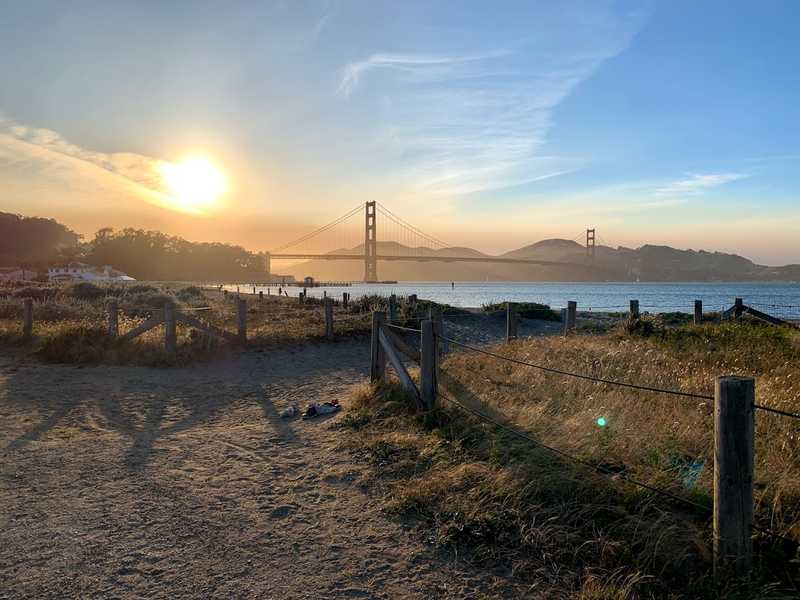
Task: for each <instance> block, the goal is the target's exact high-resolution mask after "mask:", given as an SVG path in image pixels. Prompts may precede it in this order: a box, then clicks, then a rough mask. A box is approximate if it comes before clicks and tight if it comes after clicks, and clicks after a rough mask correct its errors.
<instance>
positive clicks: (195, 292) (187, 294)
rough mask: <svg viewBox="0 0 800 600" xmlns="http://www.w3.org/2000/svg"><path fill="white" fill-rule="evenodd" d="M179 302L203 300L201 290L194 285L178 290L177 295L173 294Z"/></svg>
mask: <svg viewBox="0 0 800 600" xmlns="http://www.w3.org/2000/svg"><path fill="white" fill-rule="evenodd" d="M175 295H176V296H177V297H178V299H179V300H180V301H181V302H191V301H195V300H202V299H203V297H204V296H203V290H201V289H200V288H199V287H197V286H196V285H190V286H187V287H185V288H183V289H181V290H178V293H177V294H175Z"/></svg>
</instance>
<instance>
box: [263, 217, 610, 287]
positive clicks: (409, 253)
mask: <svg viewBox="0 0 800 600" xmlns="http://www.w3.org/2000/svg"><path fill="white" fill-rule="evenodd" d="M362 211H363V219H364V221H363V230H362V229H361V225H358V226H357V228H354V224H355V223H356V221H357V220H358V219H360V218H362V217H361V214H362ZM379 216H380V223H381V233H382V240H381V242H380V244H379V242H378V224H379V219H378V217H379ZM581 235H583V234H581ZM362 236H363V237H362ZM331 245H333V247H334V249H333V250H330V249H328V250H327V251H323V250H321V249H320V248H321V247H327V248H330V247H331ZM362 246H363V247H362ZM594 254H595V230H594V229H587V230H586V258H585V260H584V261H583V262H563V261H552V260H540V259H533V258H511V257H506V256H489V255H486V254H482V253H479V252H476V251H474V250H470V249H468V248H459V247H455V246H452V245H450V244H447V243H446V242H443V241H442V240H440V239H437V238H435V237H433V236H431V235H428V234H427V233H425V232H424V231H422V230H420V229H418V228H417V227H415V226H414V225H412V224H411V223H408V222H407V221H405V220H404V219H402V218H400V217H398V216H397V215H395V214H394V213H393V212H391V211H390V210H389V209H387V208H386V207H385V206H383V205H382V204H381V203H380V202H376V201H370V202H366V203H365V204H364V205H363V206H362V205H360V204H359V205H358V206H356V207H355V208H353V209H352V210H351V211H349V212H347V213H345V214H344V215H342V216H341V217H339V218H338V219H335V220H333V221H331V222H330V223H328V224H327V225H323V226H322V227H319V228H318V229H315V230H314V231H312V232H310V233H308V234H306V235H303V236H301V237H299V238H297V239H295V240H292V241H291V242H289V243H286V244H283V245H282V246H280V247H278V248H275V249H274V250H272V251H270V252H267V253H266V266H267V272H268V273H269V272H270V271H271V261H273V260H360V261H364V282H365V283H377V282H378V281H379V280H378V261H415V262H471V263H501V264H519V265H542V266H552V267H578V268H582V269H587V270H592V269H594V264H593V263H594V260H593V259H594Z"/></svg>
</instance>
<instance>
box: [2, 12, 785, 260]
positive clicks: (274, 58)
mask: <svg viewBox="0 0 800 600" xmlns="http://www.w3.org/2000/svg"><path fill="white" fill-rule="evenodd" d="M798 25H800V4H797V3H795V2H789V1H785V2H769V1H768V2H760V3H752V2H731V1H728V2H715V1H705V2H684V1H670V2H638V1H637V2H634V1H630V2H599V1H590V2H557V3H554V2H531V1H526V2H497V3H487V2H336V1H333V0H331V1H314V2H300V1H291V2H290V1H287V2H272V3H269V2H258V3H244V2H240V3H220V2H206V3H204V2H185V3H180V2H169V3H165V2H137V3H109V2H77V3H70V6H69V7H67V6H66V3H60V2H59V3H46V2H35V1H34V2H26V3H13V4H12V3H9V5H7V6H6V7H5V8H4V18H3V19H2V20H0V72H2V74H3V85H2V86H0V119H2V122H1V123H0V198H1V199H2V206H0V209H2V210H12V211H15V212H21V213H24V214H41V215H47V216H54V217H56V218H59V219H61V220H63V221H65V222H67V223H68V224H70V225H72V226H73V227H74V228H76V229H78V230H80V231H81V232H84V233H91V232H92V231H93V230H94V229H97V228H99V227H101V226H103V225H112V226H116V227H119V226H123V225H134V226H143V227H158V228H161V229H164V230H166V231H170V232H174V233H178V234H182V235H185V236H188V237H190V238H195V239H219V240H223V241H233V242H239V243H243V244H245V245H247V246H249V247H252V248H254V249H268V248H269V247H271V246H273V245H278V244H279V243H280V242H282V241H285V240H287V239H290V238H291V237H292V236H293V235H294V234H296V233H298V232H302V231H303V230H304V227H307V226H308V225H309V224H322V223H324V222H326V221H327V220H330V219H332V218H334V217H336V216H338V215H339V214H341V213H344V212H346V211H347V210H348V209H350V208H351V207H352V206H353V205H355V204H357V203H358V202H362V201H364V200H368V199H378V200H380V201H381V202H383V203H384V204H385V205H386V206H389V207H391V208H392V210H393V211H394V212H395V213H398V214H400V215H401V216H403V217H405V218H406V219H407V220H410V221H412V222H415V223H417V224H418V225H420V226H422V227H423V228H424V229H426V230H428V231H430V232H431V233H432V234H434V235H437V236H438V237H442V238H445V239H448V240H451V241H452V242H453V243H455V244H459V245H472V246H474V247H478V248H480V249H482V250H486V251H504V250H508V249H511V248H514V247H516V246H520V245H523V244H526V243H530V242H533V241H535V240H537V239H541V238H545V237H556V236H561V237H568V238H573V237H575V235H576V234H577V233H579V232H580V231H581V229H582V228H584V227H587V226H595V227H597V228H598V232H599V235H600V237H601V238H602V239H603V240H604V241H606V242H608V243H610V244H613V245H616V244H624V245H631V246H636V245H639V244H641V243H645V242H651V243H664V244H670V245H674V246H678V247H692V248H700V247H702V248H706V249H712V250H713V249H719V250H725V251H736V252H740V253H742V254H745V255H747V256H750V257H753V258H755V259H757V260H760V261H762V262H766V263H783V262H793V261H794V262H800V244H798V242H797V239H796V232H797V231H798V227H800V207H799V206H798V194H797V189H798V181H799V180H800V175H798V172H800V170H798V166H800V143H798V137H800V136H798V134H799V133H800V131H799V130H800V121H799V120H798V109H797V107H798V106H799V105H800V84H799V83H798V78H797V75H796V74H797V72H798V66H799V65H798V62H800V61H799V60H798V57H800V47H799V46H800V41H799V40H800V38H798V36H797V35H796V30H797V27H798ZM189 155H202V156H205V157H208V158H209V159H210V160H212V161H213V162H214V163H215V164H217V165H219V166H220V168H221V169H222V170H223V171H224V173H225V174H226V176H227V179H228V181H229V190H228V193H227V194H226V195H225V197H224V198H223V199H222V200H221V201H220V202H219V203H218V205H217V206H215V207H212V208H211V209H209V210H208V211H207V213H206V214H196V215H187V214H184V213H179V212H176V211H175V210H174V206H171V203H170V199H169V192H168V190H165V189H164V188H163V182H161V181H160V179H159V175H158V173H159V171H158V169H157V165H158V164H159V163H160V162H163V161H167V162H170V161H178V160H180V159H181V158H182V157H185V156H189Z"/></svg>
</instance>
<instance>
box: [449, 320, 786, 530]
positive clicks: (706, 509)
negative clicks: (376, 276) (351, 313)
mask: <svg viewBox="0 0 800 600" xmlns="http://www.w3.org/2000/svg"><path fill="white" fill-rule="evenodd" d="M435 337H436V338H438V339H439V340H441V341H443V342H447V343H449V344H452V345H453V346H457V347H460V348H463V349H465V350H468V351H471V352H475V353H478V354H481V355H484V356H489V357H491V358H494V359H497V360H500V361H505V362H508V363H510V364H515V365H519V366H525V367H528V368H533V369H537V370H541V371H544V372H548V373H554V374H558V375H562V376H565V377H572V378H576V379H581V380H585V381H590V382H593V383H599V384H607V385H612V386H618V387H622V388H628V389H635V390H640V391H646V392H652V393H658V394H666V395H672V396H677V397H683V398H695V399H701V400H710V401H714V400H715V397H714V396H713V395H707V394H699V393H695V392H686V391H683V390H674V389H666V388H660V387H655V386H650V385H642V384H636V383H630V382H625V381H617V380H613V379H608V378H603V377H596V376H591V375H586V374H582V373H575V372H572V371H567V370H564V369H558V368H554V367H548V366H545V365H540V364H536V363H532V362H529V361H524V360H519V359H516V358H512V357H509V356H503V355H502V354H498V353H496V352H492V351H490V350H485V349H483V348H478V347H476V346H474V345H471V344H466V343H464V342H461V341H459V340H456V339H453V338H450V337H447V336H443V335H439V334H435ZM438 395H439V396H440V397H441V398H443V399H444V400H446V401H447V402H449V403H451V404H452V405H454V406H456V407H457V408H459V409H461V410H463V411H465V412H467V413H469V414H472V415H473V416H475V417H477V418H478V419H480V420H482V421H484V422H486V423H489V424H492V425H494V426H496V427H498V428H500V429H502V430H504V431H506V432H507V433H510V434H512V435H514V436H516V437H518V438H521V439H524V440H526V441H528V442H530V443H532V444H534V445H535V446H538V447H540V448H543V449H545V450H547V451H549V452H551V453H554V454H557V455H559V456H561V457H563V458H566V459H568V460H570V461H573V462H575V463H577V464H581V465H583V466H586V467H589V468H591V469H593V470H595V471H597V472H599V473H602V474H605V475H608V476H613V477H616V478H619V479H621V480H623V481H626V482H627V483H630V484H632V485H634V486H637V487H640V488H642V489H646V490H649V491H651V492H653V493H655V494H658V495H661V496H664V497H666V498H670V499H671V500H674V501H676V502H680V503H682V504H685V505H688V506H692V507H693V508H696V509H700V510H702V511H703V512H705V513H710V512H712V510H713V509H712V508H710V507H708V506H705V505H702V504H700V503H698V502H695V501H693V500H690V499H688V498H685V497H682V496H679V495H677V494H674V493H672V492H670V491H668V490H665V489H663V488H659V487H656V486H653V485H650V484H648V483H645V482H643V481H641V480H639V479H636V478H633V477H630V476H628V475H627V474H625V473H621V472H619V471H616V470H611V469H608V468H606V467H604V466H603V465H597V464H594V463H592V462H590V461H587V460H585V459H582V458H580V457H578V456H574V455H572V454H569V453H568V452H564V451H563V450H559V449H558V448H554V447H552V446H549V445H547V444H544V443H542V442H540V441H539V440H536V439H535V438H533V437H532V436H531V435H530V434H529V433H527V432H525V431H521V430H519V429H517V428H515V427H512V426H510V425H507V424H505V423H502V422H500V421H498V420H497V419H494V418H492V417H491V416H489V415H486V414H485V413H482V412H481V411H478V410H476V409H474V408H471V407H468V406H465V405H464V404H463V403H461V402H459V401H457V400H455V399H454V398H452V397H451V396H449V395H447V394H444V393H443V392H442V391H441V389H440V390H439V392H438ZM752 406H753V409H755V410H762V411H766V412H770V413H774V414H778V415H781V416H785V417H790V418H794V419H800V414H796V413H792V412H789V411H783V410H780V409H775V408H772V407H768V406H764V405H760V404H757V403H753V405H752ZM750 528H751V529H752V530H753V531H756V532H758V533H761V534H764V535H767V536H770V537H772V538H775V539H778V540H782V541H784V542H789V543H791V544H793V545H795V546H796V545H798V542H797V541H796V540H793V539H792V538H789V537H786V536H784V535H781V534H779V533H776V532H775V531H772V530H771V529H768V528H764V527H761V526H759V525H756V524H750Z"/></svg>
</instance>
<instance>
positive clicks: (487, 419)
mask: <svg viewBox="0 0 800 600" xmlns="http://www.w3.org/2000/svg"><path fill="white" fill-rule="evenodd" d="M439 396H440V397H441V398H443V399H444V400H446V401H447V402H449V403H451V404H452V405H454V406H456V407H457V408H459V409H461V410H463V411H464V412H467V413H469V414H471V415H473V416H475V417H477V418H478V419H480V420H481V421H484V422H486V423H489V424H491V425H494V426H496V427H498V428H500V429H502V430H503V431H505V432H507V433H510V434H511V435H514V436H516V437H518V438H520V439H523V440H525V441H527V442H530V443H531V444H533V445H534V446H536V447H539V448H542V449H544V450H547V451H548V452H551V453H553V454H556V455H558V456H560V457H562V458H566V459H567V460H570V461H572V462H574V463H576V464H579V465H582V466H584V467H588V468H590V469H592V470H594V471H597V472H598V473H601V474H603V475H608V476H612V477H618V478H619V479H622V480H623V481H625V482H627V483H630V484H632V485H635V486H637V487H639V488H642V489H645V490H649V491H651V492H653V493H655V494H658V495H660V496H663V497H665V498H669V499H671V500H674V501H676V502H680V503H682V504H685V505H687V506H691V507H692V508H697V509H700V510H701V511H703V512H704V513H709V514H710V513H711V512H712V508H711V507H709V506H706V505H703V504H700V503H699V502H695V501H693V500H689V499H688V498H684V497H682V496H678V495H677V494H673V493H672V492H670V491H668V490H665V489H663V488H659V487H655V486H652V485H650V484H648V483H645V482H643V481H640V480H638V479H636V478H633V477H630V476H628V475H626V474H625V473H620V472H619V471H614V470H612V469H609V468H607V467H604V466H603V465H598V464H594V463H592V462H590V461H588V460H584V459H582V458H580V457H578V456H575V455H573V454H569V453H568V452H564V451H563V450H559V449H558V448H555V447H553V446H549V445H547V444H544V443H542V442H540V441H539V440H537V439H535V438H534V437H533V436H531V435H530V434H529V433H526V432H524V431H522V430H520V429H517V428H516V427H511V426H510V425H506V424H505V423H502V422H500V421H498V420H497V419H493V418H492V417H490V416H489V415H486V414H485V413H482V412H481V411H478V410H475V409H473V408H471V407H468V406H465V405H464V404H463V403H461V402H459V401H457V400H455V399H454V398H452V397H450V396H448V395H446V394H443V393H442V392H441V390H440V391H439Z"/></svg>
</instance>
